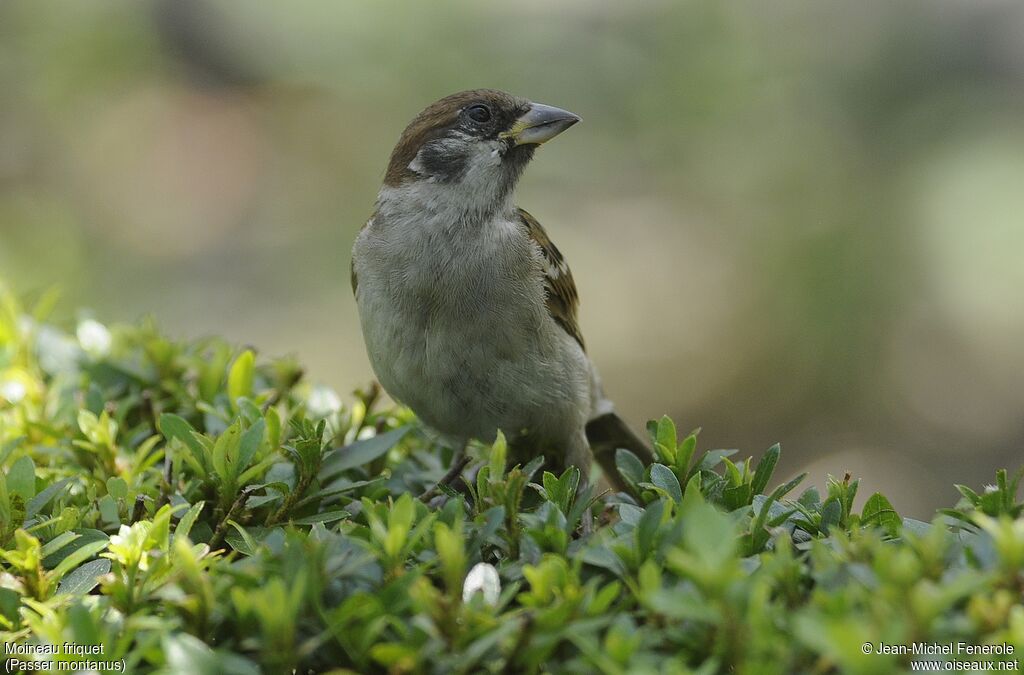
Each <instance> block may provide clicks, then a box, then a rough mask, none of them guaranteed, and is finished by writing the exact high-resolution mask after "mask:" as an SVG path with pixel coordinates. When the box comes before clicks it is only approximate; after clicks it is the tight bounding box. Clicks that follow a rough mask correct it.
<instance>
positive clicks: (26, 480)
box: [7, 455, 36, 502]
mask: <svg viewBox="0 0 1024 675" xmlns="http://www.w3.org/2000/svg"><path fill="white" fill-rule="evenodd" d="M7 491H8V492H9V493H10V494H12V495H19V496H20V497H21V498H22V499H24V500H25V501H26V502H28V501H29V500H30V499H32V497H34V496H35V494H36V465H35V463H34V462H33V461H32V458H31V457H29V456H28V455H25V456H23V457H19V458H18V459H17V460H16V461H15V462H14V465H13V466H12V467H11V470H10V471H8V472H7Z"/></svg>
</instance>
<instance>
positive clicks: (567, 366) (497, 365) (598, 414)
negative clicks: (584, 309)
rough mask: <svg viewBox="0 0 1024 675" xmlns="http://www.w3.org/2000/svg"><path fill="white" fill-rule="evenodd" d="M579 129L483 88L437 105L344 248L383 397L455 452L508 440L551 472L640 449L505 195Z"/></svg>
mask: <svg viewBox="0 0 1024 675" xmlns="http://www.w3.org/2000/svg"><path fill="white" fill-rule="evenodd" d="M579 121H580V118H579V117H578V116H577V115H575V114H573V113H571V112H568V111H567V110H562V109H560V108H555V107H552V106H549V105H543V104H540V103H533V102H531V101H528V100H526V99H523V98H519V97H517V96H513V95H511V94H508V93H505V92H502V91H497V90H493V89H476V90H471V91H463V92H460V93H457V94H452V95H450V96H446V97H445V98H442V99H441V100H439V101H437V102H435V103H433V104H431V105H429V106H428V107H427V108H426V109H425V110H423V111H422V112H421V113H420V114H419V115H417V116H416V117H415V118H414V119H413V120H412V122H411V123H410V124H409V126H408V127H406V129H405V131H404V132H402V135H401V137H400V138H399V140H398V144H397V145H396V146H395V148H394V151H393V152H392V153H391V159H390V162H389V164H388V167H387V171H386V173H385V175H384V183H383V186H382V187H381V189H380V192H379V194H378V195H377V202H376V207H375V210H374V212H373V215H372V216H371V217H370V219H369V220H368V221H367V222H366V224H365V225H364V226H363V228H362V229H361V231H360V232H359V234H358V236H357V237H356V240H355V244H354V246H353V249H352V269H351V272H352V275H351V278H352V290H353V292H354V293H355V298H356V304H357V305H358V310H359V318H360V323H361V325H362V332H363V337H364V340H365V342H366V349H367V353H368V355H369V360H370V363H371V365H372V367H373V370H374V372H375V374H376V376H377V378H378V380H379V381H380V383H381V385H382V386H383V388H384V389H385V391H387V392H388V394H389V395H391V397H392V398H394V399H395V400H397V401H399V402H400V403H403V404H405V405H407V406H408V407H409V408H411V409H412V411H413V412H414V413H415V414H416V415H417V416H418V417H419V418H420V420H422V421H423V422H424V423H425V424H426V425H427V426H429V427H432V428H433V429H434V430H436V431H437V432H439V433H440V434H442V435H443V436H445V437H447V438H449V439H451V440H453V441H456V442H463V443H464V442H466V441H468V440H469V439H477V440H480V441H485V442H489V441H492V440H493V439H494V438H495V436H496V434H497V432H498V430H501V431H502V432H503V433H504V434H505V435H506V437H507V438H508V439H509V448H510V454H511V457H512V459H513V460H514V461H520V462H523V463H525V462H527V461H529V460H530V459H532V458H534V457H536V456H538V455H544V456H545V458H546V460H547V462H548V463H549V465H550V466H551V467H552V468H554V469H556V470H558V469H562V468H565V467H569V466H577V467H580V469H581V472H582V475H583V476H584V478H585V477H586V476H587V475H588V469H589V468H590V466H591V463H592V460H593V459H594V458H595V457H596V458H597V459H598V461H599V463H600V465H601V466H602V468H603V470H604V473H605V476H606V478H608V479H609V480H610V481H611V482H612V483H613V484H614V485H616V486H617V487H620V488H621V487H622V480H621V478H619V476H618V473H617V472H616V470H615V451H616V449H617V448H626V449H628V450H631V451H632V452H634V453H635V454H637V455H638V456H639V457H640V459H641V460H642V461H644V462H645V463H650V462H651V461H652V457H651V453H650V450H649V449H648V447H647V445H646V444H645V443H644V442H643V441H641V440H640V439H639V438H638V437H637V436H636V435H635V434H634V433H633V432H632V431H631V430H630V429H629V427H628V426H627V425H626V424H625V423H624V422H623V420H622V419H621V418H620V417H619V416H618V415H617V414H616V413H615V411H614V408H613V406H612V404H611V402H610V401H609V400H608V399H607V398H606V397H605V395H604V392H603V390H602V387H601V381H600V378H599V376H598V373H597V370H596V368H595V367H594V364H593V363H592V362H591V360H590V357H589V356H588V355H587V352H586V348H585V343H584V341H583V336H582V334H581V333H580V328H579V322H578V311H579V296H578V295H577V292H576V284H575V283H574V281H573V277H572V272H571V271H570V270H569V266H568V264H567V263H566V261H565V258H564V257H563V256H562V254H561V253H560V252H559V250H558V248H557V247H555V245H554V243H553V242H552V241H551V239H550V237H548V235H547V232H546V231H545V230H544V228H543V227H542V226H541V224H540V222H539V221H538V220H537V219H536V218H534V217H533V216H532V215H530V214H529V213H527V212H526V211H525V210H523V209H521V208H519V207H518V206H516V203H515V199H514V191H515V187H516V183H517V182H518V180H519V178H520V176H521V175H522V173H523V170H524V169H525V168H526V166H527V164H529V162H530V160H531V159H532V158H533V156H534V152H535V151H536V150H537V148H538V147H539V146H540V145H541V144H543V143H545V142H547V141H549V140H551V139H552V138H554V137H555V136H557V135H559V134H561V133H562V132H563V131H565V130H566V129H568V128H569V127H571V126H573V125H574V124H576V123H577V122H579Z"/></svg>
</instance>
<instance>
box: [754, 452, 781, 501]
mask: <svg viewBox="0 0 1024 675" xmlns="http://www.w3.org/2000/svg"><path fill="white" fill-rule="evenodd" d="M781 453H782V447H781V446H780V445H779V444H778V443H776V444H775V445H773V446H772V447H770V448H768V450H767V451H765V453H764V456H763V457H761V461H760V462H758V463H757V468H756V469H754V479H753V480H752V481H751V482H750V489H751V490H752V491H753V493H754V494H755V495H759V494H764V490H765V488H766V487H768V481H769V480H771V478H772V474H773V473H775V465H776V464H778V463H779V455H780V454H781Z"/></svg>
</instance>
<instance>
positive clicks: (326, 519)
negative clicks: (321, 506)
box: [291, 511, 352, 525]
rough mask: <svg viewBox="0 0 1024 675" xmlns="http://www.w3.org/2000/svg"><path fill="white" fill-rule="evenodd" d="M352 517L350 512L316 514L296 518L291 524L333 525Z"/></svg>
mask: <svg viewBox="0 0 1024 675" xmlns="http://www.w3.org/2000/svg"><path fill="white" fill-rule="evenodd" d="M350 515H352V514H351V513H349V512H348V511H324V512H323V513H314V514H313V515H311V516H305V517H303V518H296V519H294V520H292V521H291V523H292V525H314V524H316V523H332V522H334V521H335V520H341V519H342V518H348V517H349V516H350Z"/></svg>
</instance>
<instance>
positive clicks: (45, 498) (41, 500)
mask: <svg viewBox="0 0 1024 675" xmlns="http://www.w3.org/2000/svg"><path fill="white" fill-rule="evenodd" d="M71 481H72V479H71V478H64V479H62V480H59V481H57V482H56V483H53V484H52V485H49V486H47V487H46V488H44V489H43V490H41V491H40V492H39V494H37V495H36V496H35V497H33V498H32V499H30V500H29V502H28V504H26V505H25V517H26V518H31V517H32V516H34V515H36V514H37V513H39V512H40V511H41V510H42V509H43V508H44V507H45V506H46V505H47V504H49V503H50V500H51V499H53V498H54V497H55V496H57V495H58V494H59V493H60V492H62V491H63V490H64V486H66V485H67V484H68V483H70V482H71Z"/></svg>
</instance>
